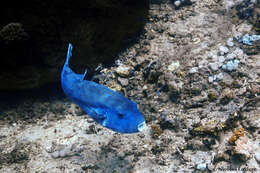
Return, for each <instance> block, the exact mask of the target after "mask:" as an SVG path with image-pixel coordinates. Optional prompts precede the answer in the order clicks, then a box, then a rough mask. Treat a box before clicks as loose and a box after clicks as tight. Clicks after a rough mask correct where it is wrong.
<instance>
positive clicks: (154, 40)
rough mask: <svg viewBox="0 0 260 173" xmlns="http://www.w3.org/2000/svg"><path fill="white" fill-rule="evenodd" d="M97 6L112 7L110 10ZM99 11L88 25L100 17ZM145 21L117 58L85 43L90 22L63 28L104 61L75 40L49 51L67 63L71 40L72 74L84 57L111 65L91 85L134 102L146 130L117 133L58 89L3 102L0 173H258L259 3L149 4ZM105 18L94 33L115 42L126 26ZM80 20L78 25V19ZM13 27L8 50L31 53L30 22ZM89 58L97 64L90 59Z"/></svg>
mask: <svg viewBox="0 0 260 173" xmlns="http://www.w3.org/2000/svg"><path fill="white" fill-rule="evenodd" d="M39 2H41V3H44V2H45V1H44V2H43V1H39ZM55 2H56V1H55ZM89 2H90V1H89ZM95 2H97V3H100V4H99V5H101V4H102V5H104V6H107V8H112V7H111V4H110V5H108V4H106V3H105V4H103V3H102V2H105V1H101V0H100V1H95ZM107 2H113V4H115V5H116V4H118V3H117V2H118V1H112V0H107ZM122 2H123V1H122ZM124 2H125V3H126V1H124ZM90 4H92V3H90ZM123 4H124V3H123ZM123 4H121V5H123ZM92 5H93V6H96V5H98V4H95V3H94V4H92ZM132 5H134V4H132ZM80 6H81V5H80ZM64 9H66V7H64ZM95 9H96V10H94V11H89V13H87V12H86V13H84V14H86V16H84V17H86V18H88V16H89V15H91V14H97V13H99V14H101V13H103V12H104V11H103V12H102V10H101V9H100V10H98V9H99V8H96V7H95ZM122 10H123V9H122ZM83 11H84V10H83ZM137 11H138V10H137ZM81 12H82V11H81ZM114 12H115V13H117V12H116V11H114ZM80 14H82V13H80ZM129 14H130V13H129ZM142 14H143V15H142V17H146V18H147V20H146V21H145V22H144V23H143V25H142V26H141V27H142V30H143V31H142V32H141V33H139V34H137V35H138V36H137V37H131V36H129V37H128V36H127V38H128V39H130V40H131V39H133V40H135V41H134V42H132V43H131V44H128V47H127V48H126V49H124V48H123V49H120V51H119V50H118V49H117V50H114V51H115V52H114V54H107V52H106V50H107V49H105V48H106V46H105V47H103V46H104V45H105V44H104V45H102V44H101V45H100V43H103V42H105V40H106V39H108V40H107V41H108V43H109V42H110V43H111V45H116V43H115V42H114V40H113V39H110V37H109V36H108V35H109V34H108V35H102V34H101V35H100V34H90V35H91V36H93V37H88V36H87V35H88V29H84V28H86V27H87V26H88V22H86V23H85V24H86V25H85V24H83V25H84V26H83V28H82V30H81V29H79V28H78V27H76V26H77V25H76V24H77V23H78V22H77V21H75V24H71V23H70V24H69V23H66V24H68V26H70V30H67V29H66V27H65V29H64V31H66V33H67V34H68V35H67V36H69V34H75V35H77V36H79V37H81V36H82V37H83V36H84V38H89V39H90V40H93V41H95V43H97V44H91V45H92V46H99V45H100V46H101V49H97V50H102V49H103V48H104V51H105V52H102V51H97V52H96V51H91V50H93V49H92V48H93V47H92V48H91V47H90V48H89V49H84V48H83V47H88V46H89V44H87V43H86V44H85V43H84V44H83V42H81V43H82V44H80V39H77V37H74V36H75V35H74V36H72V37H67V38H66V39H64V40H63V41H64V42H62V45H63V44H64V47H62V48H61V49H59V50H56V49H52V48H53V45H51V44H50V48H47V49H44V50H48V51H50V52H51V53H53V55H55V54H56V53H57V52H59V51H60V54H59V55H58V56H56V55H55V57H57V58H58V59H59V61H57V62H59V63H61V64H63V63H64V61H65V53H66V46H67V41H69V40H70V39H72V38H74V40H72V43H73V45H75V53H74V52H73V53H74V54H73V57H72V59H71V60H72V65H71V68H72V69H73V70H75V71H76V72H78V73H80V74H82V73H83V72H84V70H85V68H86V67H87V68H90V67H88V63H87V62H85V60H87V58H88V57H93V58H94V59H95V58H97V59H98V57H99V53H100V54H102V53H105V54H104V55H107V56H105V57H107V58H109V59H110V57H111V58H112V57H113V60H111V59H110V60H111V61H110V62H112V63H110V66H107V65H105V63H104V62H101V61H99V63H97V64H96V65H93V66H94V67H93V68H92V69H94V70H93V71H94V72H93V75H92V77H90V78H89V79H88V80H91V81H94V82H96V83H99V84H101V85H104V86H106V87H109V88H110V89H112V90H114V91H117V92H121V94H123V95H125V96H126V97H127V98H129V99H130V100H132V101H134V102H135V103H137V106H138V110H139V111H140V112H141V114H142V115H143V116H144V117H145V120H146V124H147V129H146V130H144V131H143V132H141V133H136V134H119V133H115V132H113V131H111V130H109V129H107V128H104V127H102V126H101V125H99V124H97V123H95V121H93V120H92V119H91V118H88V116H86V115H85V113H84V112H83V111H82V109H80V108H79V107H78V106H77V105H76V104H74V103H73V102H72V101H70V100H69V98H67V97H66V96H65V95H64V94H63V92H62V89H61V87H60V85H55V84H50V85H48V86H44V87H41V88H37V89H34V90H29V91H28V90H27V91H24V92H15V93H13V92H8V93H7V92H5V93H1V95H0V97H1V102H0V172H1V173H2V172H3V173H9V172H10V173H13V172H51V173H62V172H79V173H81V172H94V173H103V172H107V173H110V172H118V173H121V172H133V173H147V172H155V173H166V172H223V171H227V172H228V171H234V170H236V171H237V170H241V171H248V172H250V171H251V172H259V171H260V154H259V153H260V144H259V141H260V114H259V112H260V96H259V94H260V58H259V56H260V40H258V37H259V34H260V33H259V31H260V27H259V26H260V25H259V16H260V4H259V1H257V0H239V1H237V0H207V1H196V0H151V1H150V3H149V9H147V11H146V14H145V15H144V13H142ZM42 15H43V16H46V14H42ZM49 15H50V14H49ZM111 15H112V14H111ZM64 16H66V15H65V14H64ZM1 17H2V16H1ZM105 17H107V18H109V19H110V18H112V16H110V15H104V16H103V17H102V16H101V17H100V20H101V19H102V18H104V21H103V22H100V23H103V25H102V27H103V28H99V27H101V26H100V25H96V27H97V28H99V29H101V30H103V31H111V34H112V33H114V32H112V31H113V30H114V29H111V28H110V27H111V26H114V27H115V28H117V27H118V26H121V25H122V27H123V24H124V23H125V22H128V20H125V19H126V18H124V20H120V21H118V23H116V24H117V25H116V26H115V25H113V24H112V23H111V22H110V21H109V20H105ZM75 18H79V19H78V20H81V18H80V17H79V16H78V15H77V13H76V14H75ZM107 18H106V19H107ZM33 19H34V18H33ZM33 19H32V20H33ZM1 21H2V20H1ZM105 21H107V22H105ZM12 22H14V23H13V24H12V25H11V24H10V25H9V26H7V25H8V24H9V23H6V24H5V25H4V26H2V29H1V30H2V33H9V32H7V29H6V27H7V28H8V27H11V28H12V30H15V31H13V32H10V33H9V35H8V37H5V41H4V42H6V41H7V42H8V40H20V41H19V42H23V43H22V45H24V46H25V45H26V42H27V40H28V39H31V36H30V35H31V34H30V32H28V31H29V30H28V29H27V28H26V27H25V26H26V25H25V24H24V23H21V24H23V25H22V26H21V25H20V24H17V21H12ZM67 22H68V20H67ZM18 23H19V22H18ZM43 23H44V20H43ZM131 23H132V25H134V24H136V22H131ZM5 26H6V27H5ZM74 26H75V27H74ZM91 26H93V25H91ZM130 26H131V25H130ZM112 28H113V27H112ZM73 29H75V30H74V31H76V30H77V32H74V31H73ZM121 29H123V28H121ZM123 30H124V29H123ZM72 31H73V32H72ZM92 31H93V30H92ZM92 31H91V32H92ZM117 32H119V31H116V32H115V33H117ZM14 33H18V34H14ZM57 33H59V32H57ZM107 33H110V32H107ZM17 35H19V36H17ZM118 37H121V35H120V34H118ZM83 40H85V39H83ZM77 41H78V42H77ZM65 42H66V44H65ZM118 43H119V42H118ZM248 43H250V44H248ZM1 44H2V43H1ZM55 44H56V43H55ZM120 44H121V43H120ZM30 45H31V44H30ZM82 46H83V47H82ZM21 50H24V48H21ZM77 50H79V51H82V52H77ZM108 50H109V51H108V52H110V51H111V50H110V49H108ZM61 52H62V53H61ZM84 52H86V53H85V54H84ZM88 52H89V53H90V54H91V56H85V55H87V54H88ZM112 52H113V51H112ZM14 53H15V52H14ZM80 53H82V54H80ZM41 56H44V54H41ZM2 57H3V56H2ZM46 57H48V56H46ZM81 57H85V58H86V59H85V60H83V59H81ZM78 58H79V59H81V60H82V61H81V60H79V59H78ZM2 60H5V61H7V59H5V58H2ZM17 61H20V59H18V60H17ZM51 62H52V61H51ZM55 62H56V61H55ZM10 63H11V62H10ZM77 63H80V64H77ZM36 64H38V62H37V63H36ZM10 69H11V68H10ZM55 69H56V67H55ZM59 70H60V71H59V73H60V72H61V69H59ZM57 71H58V70H57ZM18 74H19V75H20V73H18ZM18 74H17V75H18ZM0 78H1V77H0ZM2 98H3V99H2Z"/></svg>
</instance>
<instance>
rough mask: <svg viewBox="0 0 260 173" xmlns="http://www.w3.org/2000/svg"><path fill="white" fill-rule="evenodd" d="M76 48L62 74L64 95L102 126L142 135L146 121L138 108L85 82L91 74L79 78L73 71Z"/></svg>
mask: <svg viewBox="0 0 260 173" xmlns="http://www.w3.org/2000/svg"><path fill="white" fill-rule="evenodd" d="M71 56H72V45H71V44H69V47H68V52H67V58H66V62H65V64H64V66H63V70H62V74H61V85H62V88H63V91H64V93H65V94H66V95H67V96H68V97H69V98H70V99H71V100H72V101H73V102H75V103H76V104H78V105H79V106H80V107H81V108H82V109H83V110H84V111H85V112H86V113H87V114H88V115H89V116H90V117H91V118H93V119H94V120H95V121H96V122H98V123H100V124H101V125H103V126H105V127H107V128H109V129H112V130H113V131H116V132H120V133H134V132H139V131H141V130H143V129H144V127H145V120H144V118H143V116H142V114H141V113H140V112H139V111H138V109H137V104H136V103H134V102H132V101H130V100H129V99H127V98H126V97H124V96H123V95H122V94H120V93H118V92H115V91H113V90H111V89H109V88H107V87H105V86H103V85H100V84H97V83H95V82H92V81H88V80H84V77H85V75H86V73H87V72H85V73H84V74H76V73H74V72H73V71H72V70H71V69H70V67H69V59H70V57H71Z"/></svg>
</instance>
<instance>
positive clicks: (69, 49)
mask: <svg viewBox="0 0 260 173" xmlns="http://www.w3.org/2000/svg"><path fill="white" fill-rule="evenodd" d="M72 48H73V46H72V44H71V43H69V47H68V51H67V58H66V62H65V65H69V60H70V58H71V56H72Z"/></svg>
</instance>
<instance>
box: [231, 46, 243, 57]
mask: <svg viewBox="0 0 260 173" xmlns="http://www.w3.org/2000/svg"><path fill="white" fill-rule="evenodd" d="M233 53H234V54H235V55H237V56H238V57H241V56H243V54H244V52H243V50H242V49H240V48H236V49H235V50H234V52H233Z"/></svg>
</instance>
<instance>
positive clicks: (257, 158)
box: [255, 149, 260, 163]
mask: <svg viewBox="0 0 260 173" xmlns="http://www.w3.org/2000/svg"><path fill="white" fill-rule="evenodd" d="M255 159H256V161H257V162H259V163H260V149H259V150H258V151H257V152H256V153H255Z"/></svg>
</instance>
